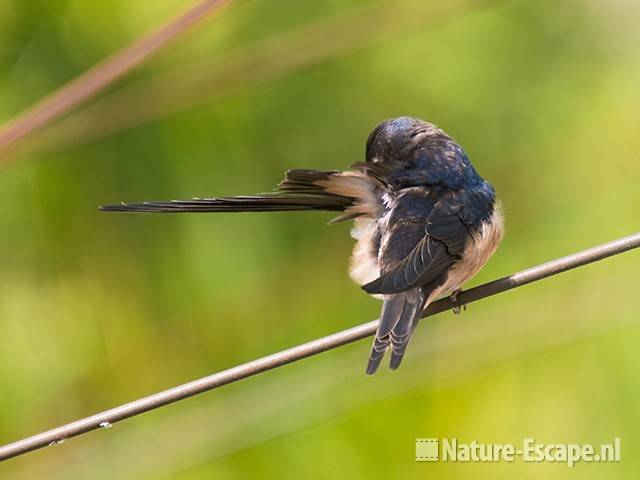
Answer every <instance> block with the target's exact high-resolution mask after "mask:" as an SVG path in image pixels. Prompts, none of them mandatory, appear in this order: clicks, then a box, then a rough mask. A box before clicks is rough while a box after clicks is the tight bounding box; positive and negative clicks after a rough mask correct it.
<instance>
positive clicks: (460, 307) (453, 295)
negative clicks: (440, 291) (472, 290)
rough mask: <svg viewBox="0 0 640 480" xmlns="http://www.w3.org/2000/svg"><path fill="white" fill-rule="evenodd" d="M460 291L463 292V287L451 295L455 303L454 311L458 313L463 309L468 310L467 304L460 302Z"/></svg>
mask: <svg viewBox="0 0 640 480" xmlns="http://www.w3.org/2000/svg"><path fill="white" fill-rule="evenodd" d="M460 293H462V289H460V288H459V289H458V290H455V291H454V292H453V293H452V294H451V296H450V297H449V298H450V299H451V301H452V302H453V303H454V304H455V305H454V306H453V308H452V310H453V313H455V314H456V315H458V314H459V313H460V312H461V311H462V310H464V311H465V312H466V311H467V305H466V304H464V305H460V304H459V303H458V295H460Z"/></svg>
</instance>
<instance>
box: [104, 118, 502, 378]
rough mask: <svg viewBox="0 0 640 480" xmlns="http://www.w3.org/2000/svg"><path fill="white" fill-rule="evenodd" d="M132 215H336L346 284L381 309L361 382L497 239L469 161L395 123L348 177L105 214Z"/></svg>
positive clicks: (440, 135) (418, 127) (490, 205)
mask: <svg viewBox="0 0 640 480" xmlns="http://www.w3.org/2000/svg"><path fill="white" fill-rule="evenodd" d="M102 209H103V210H108V211H135V212H247V211H253V212H255V211H282V210H331V211H336V210H337V211H341V212H342V214H341V215H340V216H339V217H337V218H336V219H334V222H335V221H343V220H351V219H353V220H355V228H354V230H353V236H354V238H356V239H357V240H358V242H357V244H356V247H355V250H354V253H353V257H352V266H351V275H352V277H353V278H354V280H355V281H356V282H358V283H359V284H361V285H363V289H364V290H365V291H367V292H368V293H370V294H374V295H380V296H382V299H383V302H384V304H383V308H382V314H381V319H380V324H379V327H378V331H377V334H376V338H375V339H374V343H373V347H372V350H371V355H370V358H369V363H368V365H367V373H369V374H371V373H374V372H375V371H376V369H377V368H378V365H379V364H380V361H381V360H382V358H383V356H384V353H385V351H386V350H388V349H389V348H390V349H391V359H390V367H391V368H397V367H398V366H399V365H400V362H401V360H402V357H403V355H404V352H405V349H406V347H407V344H408V342H409V339H410V337H411V335H412V333H413V331H414V329H415V327H416V324H417V320H418V318H419V317H420V314H421V313H422V311H423V310H424V308H425V307H426V306H427V305H428V304H429V303H430V302H431V301H433V300H434V299H435V298H437V297H438V296H440V295H447V294H450V293H452V292H455V291H457V290H458V289H459V288H460V286H461V285H462V284H463V283H464V282H465V281H467V280H468V279H469V278H471V277H472V276H473V275H475V273H477V272H478V270H479V269H480V268H481V267H482V266H483V265H484V263H485V262H486V261H487V260H488V259H489V257H490V256H491V255H492V254H493V252H494V251H495V249H496V248H497V246H498V244H499V243H500V240H501V239H502V233H503V226H502V217H501V215H500V212H499V211H498V210H497V209H496V205H495V192H494V190H493V187H492V186H491V185H490V184H489V183H488V182H486V181H485V180H484V179H483V178H482V177H481V176H480V175H479V174H478V173H477V171H476V170H475V168H474V167H473V165H472V164H471V162H470V160H469V158H468V157H467V154H466V153H465V152H464V150H463V149H462V147H461V146H460V145H458V144H457V143H456V142H455V141H454V140H453V139H452V138H451V137H449V136H448V135H447V134H446V133H444V132H443V131H442V130H440V129H439V128H437V127H436V126H434V125H433V124H430V123H427V122H424V121H422V120H419V119H415V118H410V117H400V118H395V119H391V120H387V121H385V122H382V123H381V124H379V125H378V126H377V127H376V128H375V129H374V130H373V132H371V134H370V135H369V138H368V140H367V145H366V151H365V161H364V162H362V163H357V164H354V165H353V166H352V167H351V169H350V170H347V171H336V170H290V171H288V172H287V174H286V178H285V180H283V181H282V182H281V183H280V185H279V188H278V191H276V192H274V193H268V194H260V195H251V196H241V197H218V198H216V197H214V198H204V199H193V200H186V201H170V202H145V203H141V204H132V205H126V204H122V205H111V206H106V207H102Z"/></svg>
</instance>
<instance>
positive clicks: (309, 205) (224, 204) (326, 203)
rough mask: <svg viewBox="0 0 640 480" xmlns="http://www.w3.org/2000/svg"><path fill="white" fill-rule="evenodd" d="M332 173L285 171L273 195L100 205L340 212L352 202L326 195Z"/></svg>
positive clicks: (136, 209)
mask: <svg viewBox="0 0 640 480" xmlns="http://www.w3.org/2000/svg"><path fill="white" fill-rule="evenodd" d="M340 173H341V172H338V171H336V170H289V171H288V172H287V174H286V177H285V179H284V180H283V181H282V182H281V183H280V184H279V185H278V190H277V191H275V192H273V193H262V194H258V195H246V196H237V197H212V198H194V199H192V200H169V201H161V202H143V203H129V204H127V203H121V204H119V205H103V206H101V207H100V210H104V211H107V212H149V213H181V212H279V211H288V210H328V211H344V210H346V209H347V208H349V207H351V206H352V205H353V204H354V202H355V198H354V197H350V196H346V195H339V194H336V193H332V192H330V191H328V188H327V185H328V184H330V183H331V181H329V182H327V181H328V180H329V179H330V177H332V176H334V175H338V174H340Z"/></svg>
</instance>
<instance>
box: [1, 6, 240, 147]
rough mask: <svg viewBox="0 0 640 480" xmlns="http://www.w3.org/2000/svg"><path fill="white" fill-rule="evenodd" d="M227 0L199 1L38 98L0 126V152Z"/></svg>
mask: <svg viewBox="0 0 640 480" xmlns="http://www.w3.org/2000/svg"><path fill="white" fill-rule="evenodd" d="M227 1H228V0H202V1H201V2H198V3H197V4H196V5H194V6H193V7H191V8H190V9H189V10H187V11H186V12H185V13H183V14H181V15H178V16H177V17H175V18H173V19H171V20H170V21H169V22H167V23H165V24H164V25H162V26H161V27H159V28H157V29H156V30H153V31H151V32H149V33H147V34H146V35H144V36H143V37H141V38H139V39H138V40H137V41H135V42H133V43H132V44H131V45H129V46H127V47H125V48H123V49H122V50H119V51H118V52H116V53H114V54H113V55H111V56H110V57H108V58H107V59H105V60H103V61H102V62H101V63H99V64H98V65H96V66H94V67H93V68H91V69H89V70H87V71H86V72H85V73H83V74H82V75H80V76H79V77H77V78H75V79H74V80H72V81H71V82H69V83H67V84H66V85H64V86H63V87H61V88H60V89H58V90H56V91H54V92H53V93H51V94H50V95H49V96H47V97H45V98H44V99H42V100H41V101H40V102H38V103H37V104H36V105H34V106H33V107H31V108H30V109H28V110H27V111H25V112H24V113H22V114H21V115H19V116H18V117H16V118H15V119H13V120H11V121H9V122H7V123H6V124H5V125H2V126H1V127H0V154H2V153H3V152H4V151H6V150H7V148H8V147H10V146H11V145H13V144H14V143H15V142H17V141H18V140H20V139H22V138H23V137H25V136H27V135H29V134H30V133H32V132H33V131H35V130H37V129H39V128H41V127H43V126H45V125H47V124H48V123H50V122H52V121H54V120H55V119H57V118H58V117H60V116H62V115H64V114H65V113H67V112H68V111H69V110H71V109H73V108H74V107H76V106H77V105H79V104H81V103H82V102H84V101H85V100H87V99H89V98H91V97H92V96H94V95H95V94H97V93H98V92H100V91H101V90H103V89H105V88H106V87H108V86H109V85H110V84H112V83H113V82H114V81H116V80H117V79H118V78H120V77H122V76H123V75H125V74H126V73H127V72H129V71H130V70H132V69H133V68H135V67H136V66H138V65H139V64H141V63H142V62H144V61H145V60H146V59H147V58H149V57H150V56H151V55H153V54H154V53H156V52H158V51H159V50H160V49H161V48H162V47H164V46H165V45H167V44H168V43H169V42H171V41H172V40H174V39H175V38H176V37H177V36H178V35H180V34H181V33H183V32H184V31H186V30H188V29H189V28H190V27H191V26H193V25H194V24H195V23H197V22H198V21H199V20H202V19H203V18H204V17H206V16H207V15H209V14H211V13H212V12H213V11H214V10H216V9H218V8H219V7H221V6H222V5H223V4H225V3H226V2H227Z"/></svg>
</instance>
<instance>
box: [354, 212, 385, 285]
mask: <svg viewBox="0 0 640 480" xmlns="http://www.w3.org/2000/svg"><path fill="white" fill-rule="evenodd" d="M351 236H352V237H353V238H354V239H355V240H357V243H356V245H355V247H354V249H353V254H352V255H351V267H350V269H349V273H350V275H351V278H352V279H353V281H354V282H356V283H357V284H358V285H366V284H367V283H369V282H372V281H374V280H375V279H376V278H378V277H379V276H380V267H379V266H378V246H377V241H376V237H377V236H378V225H377V223H376V222H375V221H374V220H373V219H372V218H363V217H360V218H358V219H356V220H355V222H354V226H353V229H352V230H351Z"/></svg>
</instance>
